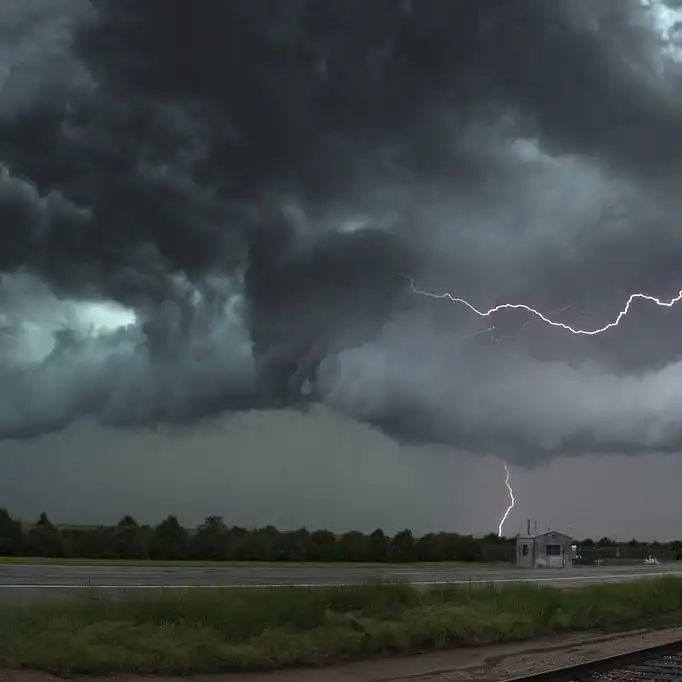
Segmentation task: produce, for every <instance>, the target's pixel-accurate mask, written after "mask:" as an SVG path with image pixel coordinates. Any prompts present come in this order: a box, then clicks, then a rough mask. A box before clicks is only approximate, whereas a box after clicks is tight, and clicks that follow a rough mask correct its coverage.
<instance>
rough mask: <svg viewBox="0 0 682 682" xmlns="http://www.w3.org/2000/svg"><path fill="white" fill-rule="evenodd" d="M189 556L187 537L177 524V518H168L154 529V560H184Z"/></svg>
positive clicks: (185, 532)
mask: <svg viewBox="0 0 682 682" xmlns="http://www.w3.org/2000/svg"><path fill="white" fill-rule="evenodd" d="M188 554H189V536H188V535H187V531H186V530H185V529H184V528H183V527H182V526H181V525H180V523H179V522H178V518H177V516H168V517H167V518H166V519H164V520H163V521H162V522H161V523H160V524H159V525H158V526H157V527H156V528H155V529H154V538H153V541H152V556H153V557H154V558H155V559H186V558H187V556H188Z"/></svg>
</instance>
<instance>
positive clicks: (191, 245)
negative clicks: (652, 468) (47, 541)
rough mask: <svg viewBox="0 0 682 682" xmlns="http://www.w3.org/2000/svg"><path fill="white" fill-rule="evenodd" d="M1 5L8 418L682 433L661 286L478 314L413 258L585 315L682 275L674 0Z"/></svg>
mask: <svg viewBox="0 0 682 682" xmlns="http://www.w3.org/2000/svg"><path fill="white" fill-rule="evenodd" d="M0 12H2V13H3V14H2V16H3V21H1V22H0V24H2V26H3V28H2V30H3V31H4V32H5V33H6V34H7V35H6V37H7V40H4V41H3V48H2V49H3V50H4V56H3V59H2V62H3V63H4V64H7V65H8V66H7V69H6V71H5V72H3V73H0V95H1V97H0V100H1V101H2V104H1V105H0V150H1V151H0V164H1V169H2V172H1V174H0V273H2V277H1V278H0V374H1V375H2V378H3V381H2V383H1V384H0V438H16V437H31V436H35V435H38V434H41V433H44V432H46V431H49V430H55V429H60V428H63V427H64V426H66V425H68V424H69V423H71V422H72V421H74V420H78V419H81V418H96V419H99V420H102V421H104V422H106V423H109V424H116V425H122V426H123V425H129V424H156V423H158V422H162V421H173V422H177V421H180V422H185V421H191V420H197V419H200V418H202V417H204V416H208V415H211V414H217V413H220V412H223V411H230V410H244V409H253V410H258V409H265V408H273V407H292V406H293V407H296V406H305V405H307V404H310V403H315V402H324V403H326V404H327V405H330V406H333V407H335V408H336V409H339V410H341V411H343V412H344V413H346V414H348V415H351V416H353V417H355V418H358V419H361V420H366V421H369V422H371V423H373V424H376V425H379V426H381V427H382V428H384V429H386V430H387V431H388V432H389V433H392V434H394V435H396V436H400V437H409V438H417V439H423V440H427V441H435V442H442V443H448V444H453V445H457V446H461V447H465V448H469V449H471V450H475V451H477V450H480V451H486V452H487V451H491V450H494V451H495V452H496V453H499V454H501V455H503V456H507V457H510V458H513V459H514V460H515V461H518V462H532V461H537V460H539V459H541V458H542V457H544V456H549V455H551V454H553V453H557V452H567V451H568V452H590V451H627V452H639V451H641V450H647V449H662V450H668V449H675V448H677V447H679V445H680V437H679V436H680V434H679V433H678V429H677V428H676V426H675V421H676V418H677V415H679V413H680V409H679V408H680V404H681V396H682V389H679V390H678V388H677V386H678V385H680V384H679V382H678V381H677V375H678V373H679V371H680V370H679V351H678V345H679V344H678V341H677V340H678V339H679V338H680V334H681V333H682V325H680V323H679V319H680V318H679V315H678V314H677V311H660V310H655V311H653V310H650V309H647V308H646V306H645V305H638V306H637V307H636V309H635V310H633V313H632V317H631V318H629V319H628V321H627V322H626V323H624V324H623V325H622V326H621V327H619V328H618V330H611V331H609V332H608V334H605V335H604V336H603V337H598V338H594V339H576V338H569V337H568V336H567V335H566V333H562V332H560V331H557V330H549V331H548V330H546V329H542V327H541V326H538V324H536V323H530V324H528V325H527V326H524V325H525V323H526V322H527V320H526V319H525V318H523V316H522V315H519V314H518V313H514V314H510V313H504V314H501V315H500V316H498V317H497V318H496V319H495V320H494V324H495V327H496V330H495V334H494V336H495V339H497V340H495V339H493V338H492V337H491V334H489V333H480V332H481V331H484V327H482V324H481V321H480V320H478V319H472V318H471V317H470V316H468V315H467V314H466V312H465V311H462V310H459V309H456V308H455V307H453V306H447V305H444V304H442V303H438V302H433V301H425V300H424V299H421V298H419V297H415V296H414V295H412V294H411V293H410V292H409V290H408V289H407V287H406V283H405V280H404V279H403V278H401V274H405V273H409V274H411V275H413V276H414V277H415V278H416V279H417V280H418V282H419V283H420V284H421V285H423V286H424V287H428V288H430V289H438V290H446V289H447V290H451V291H455V292H456V293H457V294H458V295H462V296H465V297H469V298H472V299H473V300H474V301H475V302H476V304H477V305H480V306H488V305H494V304H495V303H499V302H503V301H508V300H512V299H513V300H515V301H524V302H529V303H532V304H534V305H537V306H540V307H542V308H543V309H545V310H547V311H552V310H557V309H561V310H562V312H561V315H562V316H565V317H566V319H567V321H569V322H571V323H575V324H578V323H580V324H584V325H585V326H589V325H591V324H593V323H595V324H596V323H599V322H602V321H603V320H605V319H610V318H611V317H613V315H614V312H617V310H618V309H619V308H620V307H621V305H622V303H623V302H624V300H625V299H626V298H627V296H628V295H629V294H630V293H631V292H632V291H634V290H646V291H647V292H650V293H654V294H656V295H660V296H670V295H672V294H674V293H676V291H677V290H679V288H680V286H682V282H681V281H680V279H679V262H680V259H681V258H682V242H681V241H680V238H679V230H678V228H677V225H676V222H675V216H676V215H677V214H678V213H679V210H680V208H681V205H680V204H681V202H680V198H679V196H678V194H679V193H678V192H677V191H676V190H675V183H676V179H677V177H679V172H680V170H681V169H680V167H679V165H680V162H679V159H680V158H682V157H681V154H680V151H681V150H680V149H679V140H678V137H679V136H678V135H677V130H678V128H679V125H680V124H681V123H682V100H680V97H679V94H678V93H679V87H678V85H679V79H680V75H681V71H680V63H681V62H682V53H680V52H679V48H678V43H677V35H676V28H675V27H676V25H677V24H676V21H677V20H676V19H675V17H676V16H677V13H679V12H680V10H679V8H677V7H676V5H675V3H673V2H667V3H666V2H664V1H663V0H657V1H654V0H650V1H648V2H639V1H635V0H628V1H624V2H622V3H618V4H617V5H616V4H615V3H613V2H610V1H609V0H561V1H558V2H552V3H541V4H540V3H537V2H534V1H531V0H517V1H516V2H514V3H501V2H496V1H495V0H486V1H481V2H476V3H452V2H450V1H449V0H430V1H429V2H414V1H411V0H403V1H401V2H395V1H394V0H379V1H377V2H373V3H369V4H368V3H366V2H362V1H361V0H348V1H347V2H346V1H344V2H334V3H332V2H327V1H326V0H285V1H282V2H279V3H276V5H273V4H272V3H268V2H264V1H263V2H260V1H259V2H253V1H251V0H228V1H224V0H207V2H204V3H202V5H201V7H200V8H196V9H193V10H192V11H191V12H189V11H188V10H187V8H186V3H182V2H180V1H179V0H150V1H149V2H145V3H142V4H141V3H138V2H135V1H133V0H115V1H114V0H97V1H94V0H93V2H86V0H59V1H57V2H47V1H46V0H22V2H18V1H15V0H11V1H9V2H7V3H5V4H4V5H3V9H2V10H0ZM678 19H682V16H680V17H679V18H678ZM93 306H94V307H93ZM567 306H568V307H567ZM41 311H42V312H41ZM93 311H95V312H93ZM114 311H116V315H118V317H116V315H114ZM57 313H58V314H57ZM93 315H94V316H95V318H97V320H99V321H97V320H95V318H93ZM98 316H99V317H98ZM107 316H108V317H107ZM104 318H107V319H108V320H109V323H107V324H105V323H104V322H103V321H102V320H104ZM88 320H89V322H88ZM114 320H118V322H114ZM95 322H96V323H95Z"/></svg>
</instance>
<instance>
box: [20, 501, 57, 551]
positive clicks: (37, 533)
mask: <svg viewBox="0 0 682 682" xmlns="http://www.w3.org/2000/svg"><path fill="white" fill-rule="evenodd" d="M25 551H26V554H28V555H29V556H42V557H60V556H62V555H63V552H64V548H63V544H62V537H61V535H60V533H59V530H58V529H57V528H56V527H55V526H53V525H52V523H51V521H50V519H48V518H47V514H45V512H43V513H42V514H41V515H40V517H39V518H38V521H37V522H36V524H35V525H34V526H33V527H32V528H31V530H29V532H28V535H27V537H26V546H25Z"/></svg>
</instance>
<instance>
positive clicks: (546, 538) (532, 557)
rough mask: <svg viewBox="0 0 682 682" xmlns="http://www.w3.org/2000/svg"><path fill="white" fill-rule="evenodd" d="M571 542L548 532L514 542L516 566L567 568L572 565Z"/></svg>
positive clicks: (559, 534) (567, 538)
mask: <svg viewBox="0 0 682 682" xmlns="http://www.w3.org/2000/svg"><path fill="white" fill-rule="evenodd" d="M572 544H573V540H572V538H571V537H570V536H569V535H566V534H565V533H560V532H559V531H556V530H549V531H547V532H546V533H541V534H540V535H532V536H525V537H519V538H517V540H516V565H517V566H522V567H524V568H567V567H569V566H572V565H573V553H574V552H573V546H572Z"/></svg>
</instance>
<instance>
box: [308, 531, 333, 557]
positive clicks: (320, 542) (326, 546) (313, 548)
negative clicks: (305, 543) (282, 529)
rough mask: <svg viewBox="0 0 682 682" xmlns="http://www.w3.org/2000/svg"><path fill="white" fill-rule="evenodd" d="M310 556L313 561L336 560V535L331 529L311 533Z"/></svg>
mask: <svg viewBox="0 0 682 682" xmlns="http://www.w3.org/2000/svg"><path fill="white" fill-rule="evenodd" d="M308 555H309V557H310V559H311V560H312V561H335V560H336V559H337V558H338V549H337V542H336V536H335V535H334V533H332V532H331V531H330V530H316V531H313V532H312V533H311V534H310V550H309V554H308Z"/></svg>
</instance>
